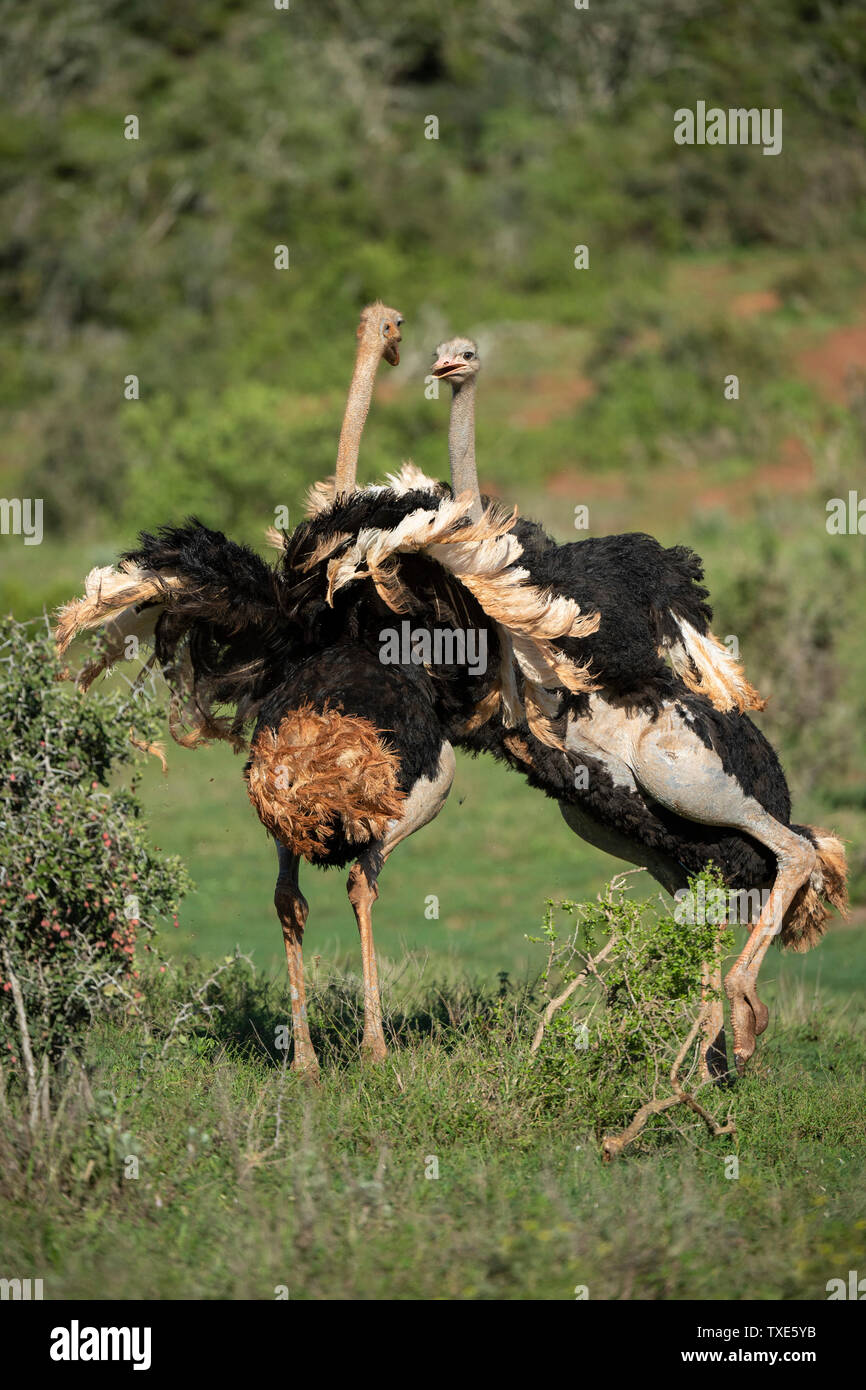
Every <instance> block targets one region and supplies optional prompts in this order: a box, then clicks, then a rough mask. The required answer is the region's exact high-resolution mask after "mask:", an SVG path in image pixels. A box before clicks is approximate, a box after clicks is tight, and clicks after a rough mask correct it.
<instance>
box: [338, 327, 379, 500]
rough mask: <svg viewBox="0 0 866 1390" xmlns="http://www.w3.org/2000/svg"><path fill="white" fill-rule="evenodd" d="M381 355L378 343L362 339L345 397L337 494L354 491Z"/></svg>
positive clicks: (339, 448)
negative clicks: (364, 431)
mask: <svg viewBox="0 0 866 1390" xmlns="http://www.w3.org/2000/svg"><path fill="white" fill-rule="evenodd" d="M381 357H382V350H381V347H380V346H379V345H378V344H377V343H376V344H373V345H372V346H370V347H368V346H365V345H364V344H363V343H362V344H361V346H360V347H359V348H358V354H357V357H356V358H355V370H354V372H353V373H352V384H351V386H350V387H349V398H348V400H347V401H346V413H345V415H344V416H343V428H342V429H341V430H340V444H339V447H338V449H337V483H336V495H337V496H338V497H339V495H340V493H348V492H354V491H355V486H356V479H357V474H358V450H359V448H360V447H361V434H362V432H363V429H364V422H365V421H366V419H367V412H368V410H369V409H370V401H371V399H372V396H373V382H374V381H375V379H376V369H377V367H378V366H379V362H380V360H381Z"/></svg>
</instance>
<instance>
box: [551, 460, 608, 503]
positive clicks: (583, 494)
mask: <svg viewBox="0 0 866 1390" xmlns="http://www.w3.org/2000/svg"><path fill="white" fill-rule="evenodd" d="M544 490H545V492H546V493H547V495H548V497H569V498H574V499H576V500H578V501H581V502H593V501H611V502H619V501H620V500H621V499H622V498H623V497H625V495H626V484H625V478H624V477H615V478H610V477H608V478H594V477H593V476H592V475H591V474H590V473H578V472H577V471H576V469H571V468H569V469H565V470H564V471H563V472H562V473H554V474H553V476H552V477H551V478H548V479H547V482H546V483H545V485H544Z"/></svg>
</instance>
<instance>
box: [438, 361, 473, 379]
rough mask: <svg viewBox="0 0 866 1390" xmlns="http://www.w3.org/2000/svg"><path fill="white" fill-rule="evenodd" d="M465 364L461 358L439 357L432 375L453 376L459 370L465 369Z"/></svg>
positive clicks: (440, 376)
mask: <svg viewBox="0 0 866 1390" xmlns="http://www.w3.org/2000/svg"><path fill="white" fill-rule="evenodd" d="M465 366H466V363H465V362H464V361H463V359H462V357H440V358H439V361H438V362H437V363H436V365H435V366H434V368H433V375H434V376H437V377H439V378H440V379H441V378H442V377H446V376H453V375H454V373H455V372H459V371H460V370H461V368H465Z"/></svg>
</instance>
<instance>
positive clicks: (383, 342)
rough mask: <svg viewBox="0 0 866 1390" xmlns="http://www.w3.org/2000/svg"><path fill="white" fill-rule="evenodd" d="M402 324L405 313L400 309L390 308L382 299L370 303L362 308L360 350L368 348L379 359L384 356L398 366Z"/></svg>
mask: <svg viewBox="0 0 866 1390" xmlns="http://www.w3.org/2000/svg"><path fill="white" fill-rule="evenodd" d="M402 324H403V315H402V314H401V313H400V311H399V310H398V309H389V308H388V307H387V305H385V304H382V302H381V301H380V300H377V301H376V303H375V304H368V305H367V306H366V308H364V309H362V311H361V322H360V323H359V324H358V349H359V352H360V351H361V349H362V348H366V350H367V351H368V352H370V353H371V355H373V354H374V355H375V356H376V358H377V359H378V358H379V357H384V359H385V361H386V362H387V363H388V364H389V365H390V366H392V367H396V366H397V365H398V364H399V361H400V350H399V347H398V344H399V343H400V342H401V341H402V334H401V333H400V328H401V327H402Z"/></svg>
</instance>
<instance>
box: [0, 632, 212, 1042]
mask: <svg viewBox="0 0 866 1390" xmlns="http://www.w3.org/2000/svg"><path fill="white" fill-rule="evenodd" d="M161 723H162V715H161V712H160V709H159V706H158V703H157V701H156V699H155V696H154V693H153V691H152V689H150V688H149V687H147V686H140V685H139V686H137V685H135V684H134V683H131V682H129V681H122V688H119V689H118V688H114V689H112V690H110V691H108V692H107V693H106V692H105V691H103V692H100V693H97V692H96V691H95V690H94V691H92V692H91V693H90V695H87V696H86V695H84V694H82V693H81V692H80V691H79V690H77V689H76V687H75V685H74V684H73V683H72V682H70V681H68V680H64V679H63V672H62V671H61V668H60V664H59V662H58V659H57V656H56V654H55V651H54V643H53V640H52V635H51V630H50V626H49V624H48V623H47V622H46V621H44V620H42V621H38V622H32V623H18V622H15V621H14V619H12V618H0V1056H2V1058H3V1060H4V1061H6V1062H11V1063H12V1064H13V1065H14V1066H15V1067H18V1066H20V1065H21V1064H22V1057H21V1056H20V1053H21V1051H22V1047H24V1049H25V1050H26V1047H27V1041H26V1037H24V1036H23V1034H22V1017H21V1016H22V1013H23V1014H24V1019H25V1025H24V1028H23V1033H24V1034H29V1040H30V1047H31V1051H32V1054H33V1057H34V1059H35V1060H36V1061H37V1062H41V1058H42V1057H44V1056H47V1057H48V1058H49V1059H51V1058H54V1057H56V1056H57V1055H59V1054H60V1053H61V1052H62V1051H63V1050H64V1048H66V1047H67V1046H68V1045H69V1044H70V1042H72V1041H74V1039H75V1037H76V1036H77V1035H78V1034H80V1032H81V1030H82V1029H83V1028H85V1027H86V1025H87V1024H88V1023H89V1022H90V1021H91V1020H92V1019H93V1018H94V1016H95V1015H97V1014H99V1013H102V1012H106V1011H113V1010H116V1009H118V1008H134V1007H136V1001H137V999H138V998H140V997H141V992H140V989H139V965H140V961H141V955H140V953H141V952H142V950H143V951H152V950H153V945H152V942H151V938H152V936H153V933H154V930H155V927H156V925H157V923H158V921H159V920H160V919H161V918H166V917H174V916H175V914H176V912H177V905H178V903H179V901H180V899H181V897H182V896H183V894H184V893H185V892H186V891H187V889H188V888H189V886H190V885H189V881H188V878H187V875H186V871H185V870H184V868H183V866H182V865H181V863H180V861H179V860H178V859H175V858H168V857H166V856H162V855H160V854H158V853H157V852H155V851H154V849H153V848H152V846H151V845H150V844H149V841H148V836H147V831H146V827H145V825H144V823H143V821H142V818H141V808H140V805H139V801H138V798H137V795H136V787H137V775H136V766H137V765H138V764H140V763H141V762H142V754H141V753H140V752H139V751H138V750H137V748H136V747H135V745H134V744H133V743H132V741H131V738H132V737H134V738H135V739H136V740H137V742H139V743H147V742H148V741H150V740H152V739H153V738H155V736H156V735H157V733H158V731H159V728H160V724H161ZM124 774H125V775H124ZM23 1061H24V1062H25V1063H26V1062H27V1061H28V1059H27V1058H26V1057H25V1058H24V1059H23Z"/></svg>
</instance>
